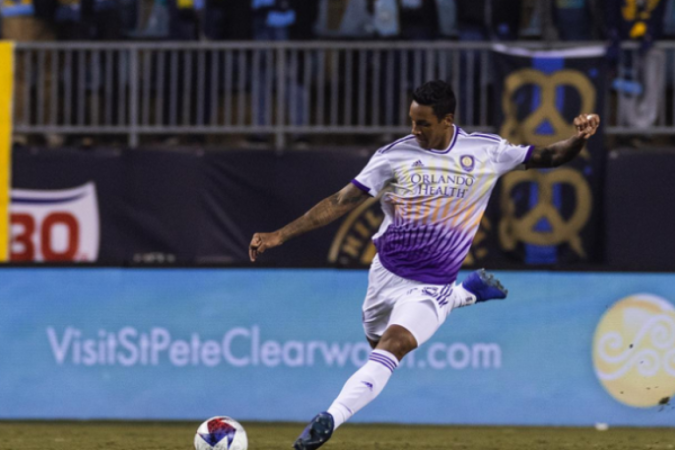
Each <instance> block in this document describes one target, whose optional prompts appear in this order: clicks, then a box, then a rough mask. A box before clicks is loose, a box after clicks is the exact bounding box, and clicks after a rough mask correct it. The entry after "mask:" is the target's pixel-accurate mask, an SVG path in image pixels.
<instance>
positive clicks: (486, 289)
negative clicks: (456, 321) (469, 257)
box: [462, 269, 509, 303]
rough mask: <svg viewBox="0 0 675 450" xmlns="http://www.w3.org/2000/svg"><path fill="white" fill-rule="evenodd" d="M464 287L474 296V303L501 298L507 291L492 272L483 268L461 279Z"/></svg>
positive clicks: (503, 297) (504, 296)
mask: <svg viewBox="0 0 675 450" xmlns="http://www.w3.org/2000/svg"><path fill="white" fill-rule="evenodd" d="M462 286H463V287H464V289H466V290H467V291H469V293H471V294H473V295H475V296H476V303H479V302H485V301H487V300H502V299H505V298H506V295H507V294H508V293H509V291H507V290H506V289H504V286H502V284H501V283H500V282H499V280H498V279H496V278H495V277H494V276H493V275H492V274H489V273H487V272H486V271H485V269H480V270H476V271H475V272H472V273H470V274H469V276H468V277H466V279H464V281H462Z"/></svg>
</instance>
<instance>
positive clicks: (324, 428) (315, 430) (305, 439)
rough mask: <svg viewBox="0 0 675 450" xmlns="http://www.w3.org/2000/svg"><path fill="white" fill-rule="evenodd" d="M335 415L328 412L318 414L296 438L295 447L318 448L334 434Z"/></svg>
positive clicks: (309, 449)
mask: <svg viewBox="0 0 675 450" xmlns="http://www.w3.org/2000/svg"><path fill="white" fill-rule="evenodd" d="M333 424H334V422H333V416H331V415H330V414H329V413H327V412H322V413H319V414H317V415H316V416H315V417H314V418H313V419H312V421H311V422H310V423H309V425H307V427H306V428H305V429H304V431H303V432H302V433H300V436H298V439H296V441H295V444H293V448H294V449H295V450H316V449H317V448H319V447H321V446H322V445H323V444H325V443H326V442H328V439H330V437H331V436H332V435H333V428H334V426H333Z"/></svg>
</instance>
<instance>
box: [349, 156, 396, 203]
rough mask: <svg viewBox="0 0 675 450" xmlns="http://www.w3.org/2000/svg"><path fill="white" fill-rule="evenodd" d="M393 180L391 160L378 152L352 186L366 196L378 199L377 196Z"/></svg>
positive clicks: (353, 181)
mask: <svg viewBox="0 0 675 450" xmlns="http://www.w3.org/2000/svg"><path fill="white" fill-rule="evenodd" d="M393 179H394V172H393V171H392V170H391V165H390V164H389V160H388V159H387V157H386V156H385V155H384V154H383V153H381V152H379V151H378V152H377V153H375V154H374V155H373V156H372V157H371V158H370V161H368V164H366V167H364V168H363V170H362V171H361V173H359V174H358V175H357V176H356V178H354V179H353V180H352V184H353V185H354V186H356V187H357V188H359V189H361V190H362V191H363V192H365V193H366V194H368V195H371V196H373V197H377V194H379V193H380V191H381V190H382V189H383V188H384V187H385V186H386V185H387V183H388V182H389V181H391V180H393Z"/></svg>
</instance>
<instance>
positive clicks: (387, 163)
mask: <svg viewBox="0 0 675 450" xmlns="http://www.w3.org/2000/svg"><path fill="white" fill-rule="evenodd" d="M455 106H456V100H455V94H454V93H453V91H452V88H451V87H450V85H449V84H447V83H445V82H443V81H431V82H428V83H425V84H424V85H422V86H420V87H419V88H417V89H416V90H415V92H414V93H413V101H412V103H411V105H410V118H411V120H412V134H410V135H408V136H406V137H404V138H401V139H399V140H397V141H395V142H393V143H392V144H390V145H387V146H385V147H382V148H381V149H379V150H378V151H377V152H376V153H375V154H374V155H373V156H372V158H371V159H370V161H369V162H368V164H367V165H366V167H365V168H364V169H363V170H362V171H361V173H360V174H358V175H357V176H356V178H354V179H353V180H352V181H351V182H350V183H349V184H348V185H347V186H345V187H344V188H343V189H342V190H341V191H339V192H338V193H336V194H334V195H332V196H330V197H328V198H326V199H324V200H322V201H321V202H319V203H318V204H316V205H315V206H314V207H313V208H312V209H310V210H309V211H308V212H307V213H305V214H304V215H303V216H302V217H300V218H299V219H296V220H295V221H293V222H291V223H290V224H288V225H286V226H285V227H283V228H281V229H279V230H277V231H275V232H272V233H255V234H254V235H253V238H252V240H251V244H250V246H249V256H250V258H251V261H255V260H256V259H257V258H258V257H259V256H260V255H261V254H262V253H264V252H265V251H267V250H269V249H271V248H273V247H277V246H279V245H282V244H283V243H284V242H286V241H288V240H289V239H292V238H294V237H296V236H299V235H301V234H303V233H306V232H308V231H310V230H313V229H315V228H319V227H321V226H324V225H327V224H329V223H330V222H332V221H334V220H335V219H337V218H338V217H340V216H342V215H343V214H345V213H347V212H349V211H351V210H352V209H354V208H356V207H357V206H358V205H359V204H361V203H363V202H364V201H365V200H366V199H367V198H368V197H370V196H373V197H375V196H381V200H380V201H381V204H382V209H383V211H384V214H385V219H384V221H383V222H382V225H381V227H380V229H379V231H378V232H377V234H376V235H375V236H374V237H373V241H374V243H375V247H376V248H377V255H376V256H375V258H374V259H373V263H372V265H371V267H370V272H369V276H368V291H367V293H366V299H365V302H364V304H363V327H364V330H365V334H366V338H367V339H368V341H369V342H370V345H371V346H372V347H373V349H374V350H373V352H372V353H371V355H370V357H369V360H368V362H367V363H366V364H365V365H364V366H363V367H361V368H360V369H359V370H358V371H356V372H355V373H354V374H353V375H352V377H351V378H349V380H347V382H346V384H345V385H344V387H343V388H342V391H341V392H340V394H339V395H338V397H337V398H336V399H335V401H334V402H333V404H332V405H331V406H330V407H329V408H328V410H327V411H326V412H322V413H320V414H318V415H317V416H316V417H314V419H312V421H311V422H310V423H309V425H307V428H305V430H304V431H303V432H302V434H300V436H299V437H298V439H297V440H296V442H295V444H294V448H295V449H296V450H315V449H317V448H319V447H321V446H322V445H323V444H324V443H325V442H326V441H328V439H330V437H331V435H332V434H333V432H334V431H335V430H336V429H337V428H338V427H339V426H340V425H341V424H343V423H344V422H345V421H347V420H348V419H349V418H350V417H351V416H353V415H354V414H355V413H356V412H357V411H359V410H360V409H361V408H363V407H364V406H365V405H367V404H368V403H370V402H371V401H372V400H374V399H375V397H377V395H378V394H379V393H380V392H381V391H382V389H383V388H384V386H385V385H386V384H387V382H388V381H389V378H390V376H391V375H392V373H393V372H394V370H395V369H396V368H397V367H398V365H399V363H400V361H401V359H403V357H404V356H405V355H406V354H407V353H409V352H411V351H412V350H414V349H415V348H417V347H419V346H420V345H422V344H423V343H424V342H426V341H427V340H429V338H431V336H432V335H433V334H434V333H435V332H436V330H437V329H438V328H439V327H440V326H441V325H442V324H443V322H444V321H445V319H446V317H447V316H448V314H449V313H450V312H451V311H452V310H453V309H454V308H458V307H462V306H467V305H471V304H474V303H476V302H482V301H486V300H491V299H499V298H505V297H506V294H507V291H506V290H505V289H504V288H503V287H502V286H501V284H500V283H499V282H498V281H497V280H496V279H494V277H492V276H491V275H488V274H487V273H486V272H485V271H484V270H480V271H476V272H473V273H472V274H470V275H469V276H468V277H467V278H466V279H465V280H464V281H463V282H462V283H461V284H455V280H456V278H457V272H458V271H459V269H460V267H461V265H462V262H463V261H464V258H465V257H466V255H467V253H468V252H469V247H470V246H471V242H472V240H473V237H474V235H475V234H476V231H477V230H478V227H479V224H480V220H481V217H482V216H483V212H484V211H485V208H486V206H487V203H488V199H489V197H490V193H491V192H492V189H493V188H494V186H495V184H496V182H497V179H498V178H499V177H500V176H501V175H503V174H505V173H507V172H509V171H511V170H514V169H529V168H538V167H542V168H549V167H557V166H559V165H561V164H564V163H566V162H568V161H570V160H571V159H573V158H574V157H575V156H577V155H578V154H579V152H580V151H581V149H582V148H583V146H584V143H585V142H586V140H587V139H588V138H590V137H591V136H592V135H593V134H595V132H596V130H597V129H598V125H599V124H600V118H599V117H598V116H597V115H596V114H588V115H586V114H583V115H580V116H578V117H576V118H575V119H574V125H575V127H576V133H575V134H574V135H573V136H571V137H570V138H569V139H567V140H564V141H560V142H556V143H555V144H551V145H549V146H547V147H534V146H524V145H513V144H510V143H509V142H507V141H506V140H504V139H502V138H500V137H499V136H496V135H494V134H484V133H472V134H468V133H466V132H465V131H464V130H462V129H461V128H459V127H458V126H457V125H455V123H454V112H455Z"/></svg>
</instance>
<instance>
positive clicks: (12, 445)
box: [0, 421, 675, 450]
mask: <svg viewBox="0 0 675 450" xmlns="http://www.w3.org/2000/svg"><path fill="white" fill-rule="evenodd" d="M198 425H199V424H198V423H191V422H162V423H159V422H46V421H34V422H0V449H2V450H5V449H7V450H47V449H49V450H52V449H53V450H61V449H63V450H79V449H82V450H95V449H102V450H103V449H104V450H132V449H133V450H155V449H156V450H190V449H192V439H193V436H194V432H195V430H196V429H197V426H198ZM244 426H245V428H246V430H247V432H248V437H249V449H251V450H281V449H284V450H289V449H290V447H291V444H292V442H293V440H294V439H295V437H296V436H297V435H298V433H299V432H300V431H301V430H302V427H303V425H302V424H272V423H244ZM323 448H325V449H326V450H385V449H386V450H389V449H391V450H398V449H408V450H415V449H424V450H436V449H438V450H440V449H458V450H528V449H546V450H555V449H593V450H603V449H607V450H624V449H625V450H640V449H653V450H657V449H674V448H675V428H649V429H647V428H610V429H609V430H607V431H596V430H595V429H594V428H535V427H527V428H526V427H455V426H412V425H358V424H357V425H345V426H344V427H342V428H340V430H339V431H338V432H337V433H336V434H335V436H333V439H332V440H331V441H330V442H329V443H328V444H326V445H325V446H324V447H322V450H323Z"/></svg>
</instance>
